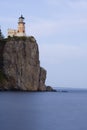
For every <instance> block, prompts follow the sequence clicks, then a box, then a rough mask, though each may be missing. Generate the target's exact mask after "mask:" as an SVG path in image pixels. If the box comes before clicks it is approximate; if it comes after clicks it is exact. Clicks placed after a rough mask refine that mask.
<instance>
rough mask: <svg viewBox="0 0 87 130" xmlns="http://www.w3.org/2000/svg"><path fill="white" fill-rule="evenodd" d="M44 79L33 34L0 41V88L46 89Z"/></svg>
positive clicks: (43, 71) (44, 74)
mask: <svg viewBox="0 0 87 130" xmlns="http://www.w3.org/2000/svg"><path fill="white" fill-rule="evenodd" d="M45 80H46V70H45V69H44V68H42V67H40V61H39V49H38V44H37V42H36V40H35V38H34V37H33V36H31V37H12V38H8V39H6V40H4V42H2V41H0V90H22V91H46V90H47V91H48V88H47V87H46V85H45ZM49 90H51V89H49Z"/></svg>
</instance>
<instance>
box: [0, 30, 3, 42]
mask: <svg viewBox="0 0 87 130" xmlns="http://www.w3.org/2000/svg"><path fill="white" fill-rule="evenodd" d="M2 39H4V36H3V34H2V31H1V28H0V40H2Z"/></svg>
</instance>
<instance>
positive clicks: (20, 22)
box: [8, 15, 26, 37]
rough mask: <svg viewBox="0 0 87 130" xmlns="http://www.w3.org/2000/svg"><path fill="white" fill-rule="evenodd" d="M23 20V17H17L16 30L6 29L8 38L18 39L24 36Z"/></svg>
mask: <svg viewBox="0 0 87 130" xmlns="http://www.w3.org/2000/svg"><path fill="white" fill-rule="evenodd" d="M24 19H25V18H24V17H23V15H21V16H20V17H19V19H18V28H17V30H15V29H8V36H10V37H13V36H18V37H23V36H26V33H25V22H24Z"/></svg>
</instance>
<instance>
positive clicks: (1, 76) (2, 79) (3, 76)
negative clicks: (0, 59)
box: [0, 71, 6, 83]
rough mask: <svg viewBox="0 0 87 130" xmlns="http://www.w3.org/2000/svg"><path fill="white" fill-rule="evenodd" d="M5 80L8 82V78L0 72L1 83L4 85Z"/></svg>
mask: <svg viewBox="0 0 87 130" xmlns="http://www.w3.org/2000/svg"><path fill="white" fill-rule="evenodd" d="M4 80H6V76H5V75H4V73H3V72H2V71H0V83H2V82H3V81H4Z"/></svg>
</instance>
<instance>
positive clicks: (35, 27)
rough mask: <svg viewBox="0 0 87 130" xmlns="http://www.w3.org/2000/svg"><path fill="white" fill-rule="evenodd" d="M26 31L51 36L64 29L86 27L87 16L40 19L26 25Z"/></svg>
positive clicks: (64, 30) (62, 31) (70, 29)
mask: <svg viewBox="0 0 87 130" xmlns="http://www.w3.org/2000/svg"><path fill="white" fill-rule="evenodd" d="M29 26H30V28H27V32H28V33H31V34H34V35H38V36H41V37H42V36H46V37H47V36H52V35H55V34H57V33H60V34H61V33H64V32H66V31H71V32H72V30H78V29H79V30H80V29H84V30H85V29H87V18H82V17H77V18H76V17H75V16H72V17H67V16H66V18H65V17H64V18H60V19H57V20H56V21H55V20H52V19H51V20H47V19H41V20H37V22H36V23H34V22H32V23H30V25H27V27H29Z"/></svg>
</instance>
